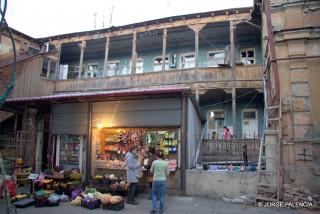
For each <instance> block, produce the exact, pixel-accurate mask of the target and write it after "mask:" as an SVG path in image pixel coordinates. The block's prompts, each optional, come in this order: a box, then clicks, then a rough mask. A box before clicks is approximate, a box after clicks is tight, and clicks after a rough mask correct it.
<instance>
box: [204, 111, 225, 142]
mask: <svg viewBox="0 0 320 214" xmlns="http://www.w3.org/2000/svg"><path fill="white" fill-rule="evenodd" d="M212 111H213V112H221V113H223V115H224V118H223V119H219V120H223V125H224V126H226V123H227V118H226V110H225V109H209V110H208V113H207V121H208V124H207V136H209V135H211V133H209V129H210V124H209V120H210V112H212ZM216 120H218V119H215V118H213V121H214V123H215V121H216ZM215 125H216V124H215ZM214 131H215V132H217V131H218V128H217V127H215V130H214ZM216 134H218V133H216ZM218 137H219V136H218Z"/></svg>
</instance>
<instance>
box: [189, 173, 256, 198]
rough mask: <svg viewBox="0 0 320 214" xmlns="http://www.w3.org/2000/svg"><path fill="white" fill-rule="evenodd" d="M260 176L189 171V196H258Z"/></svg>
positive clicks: (254, 174)
mask: <svg viewBox="0 0 320 214" xmlns="http://www.w3.org/2000/svg"><path fill="white" fill-rule="evenodd" d="M257 178H258V174H257V173H256V172H248V173H247V177H246V176H245V173H243V172H239V173H233V172H213V171H204V170H197V169H190V170H187V195H192V196H206V197H214V198H215V197H228V198H234V197H238V196H240V195H250V196H254V195H255V194H256V186H257Z"/></svg>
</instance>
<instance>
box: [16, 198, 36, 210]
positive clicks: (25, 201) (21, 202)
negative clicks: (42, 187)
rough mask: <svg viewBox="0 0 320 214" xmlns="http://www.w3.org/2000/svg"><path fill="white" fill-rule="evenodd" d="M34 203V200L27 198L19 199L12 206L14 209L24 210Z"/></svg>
mask: <svg viewBox="0 0 320 214" xmlns="http://www.w3.org/2000/svg"><path fill="white" fill-rule="evenodd" d="M34 202H35V201H34V199H31V198H27V199H21V200H19V201H17V202H14V203H13V205H14V206H15V207H16V208H25V207H29V206H32V205H33V204H34Z"/></svg>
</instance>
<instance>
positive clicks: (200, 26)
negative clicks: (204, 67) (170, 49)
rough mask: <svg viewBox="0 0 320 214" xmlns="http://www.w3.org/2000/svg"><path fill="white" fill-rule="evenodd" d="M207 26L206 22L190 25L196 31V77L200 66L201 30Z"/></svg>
mask: <svg viewBox="0 0 320 214" xmlns="http://www.w3.org/2000/svg"><path fill="white" fill-rule="evenodd" d="M205 26H206V24H196V25H189V26H188V27H189V28H191V29H192V30H193V32H194V49H195V53H194V57H195V72H196V79H198V67H199V32H200V31H201V30H202V28H204V27H205Z"/></svg>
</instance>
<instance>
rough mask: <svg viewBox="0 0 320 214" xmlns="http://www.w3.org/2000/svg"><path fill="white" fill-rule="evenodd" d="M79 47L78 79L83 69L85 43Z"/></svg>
mask: <svg viewBox="0 0 320 214" xmlns="http://www.w3.org/2000/svg"><path fill="white" fill-rule="evenodd" d="M79 46H80V62H79V76H78V79H80V78H81V73H82V67H83V56H84V49H85V47H86V41H85V40H83V41H82V42H81V44H80V45H79Z"/></svg>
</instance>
